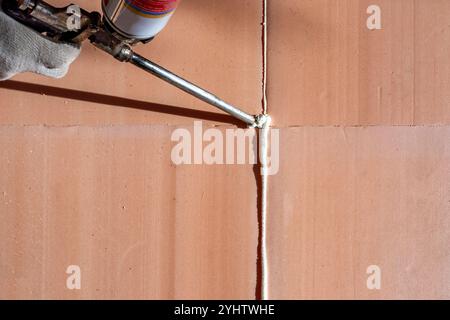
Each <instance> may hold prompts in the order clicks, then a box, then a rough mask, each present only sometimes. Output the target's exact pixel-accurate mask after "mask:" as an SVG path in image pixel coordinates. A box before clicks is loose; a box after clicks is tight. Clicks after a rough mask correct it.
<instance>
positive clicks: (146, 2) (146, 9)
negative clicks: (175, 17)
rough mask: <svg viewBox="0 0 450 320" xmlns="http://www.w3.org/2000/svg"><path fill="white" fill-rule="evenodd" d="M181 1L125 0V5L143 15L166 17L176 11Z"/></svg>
mask: <svg viewBox="0 0 450 320" xmlns="http://www.w3.org/2000/svg"><path fill="white" fill-rule="evenodd" d="M178 2H179V0H125V3H126V4H127V5H129V6H130V7H131V8H133V9H134V10H137V11H138V12H139V13H141V14H150V15H165V14H168V13H170V12H172V11H174V10H175V9H176V7H177V5H178Z"/></svg>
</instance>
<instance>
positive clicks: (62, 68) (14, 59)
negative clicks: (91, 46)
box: [0, 0, 80, 80]
mask: <svg viewBox="0 0 450 320" xmlns="http://www.w3.org/2000/svg"><path fill="white" fill-rule="evenodd" d="M1 4H2V0H0V80H6V79H9V78H11V77H13V76H14V75H16V74H18V73H21V72H35V73H39V74H42V75H45V76H49V77H53V78H61V77H63V76H65V75H66V73H67V71H68V70H69V66H70V64H71V63H72V62H73V61H74V60H75V59H76V58H77V57H78V55H79V53H80V48H79V47H78V46H75V45H71V44H66V43H55V42H52V41H51V40H48V39H46V38H44V37H43V36H41V35H40V34H39V33H38V32H35V31H33V30H31V29H30V28H28V27H26V26H24V25H22V24H21V23H19V22H17V21H16V20H14V19H12V18H11V17H9V16H8V15H7V14H5V13H4V12H3V10H2V9H1Z"/></svg>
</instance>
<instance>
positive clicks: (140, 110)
mask: <svg viewBox="0 0 450 320" xmlns="http://www.w3.org/2000/svg"><path fill="white" fill-rule="evenodd" d="M69 3H70V2H68V1H66V0H54V1H52V4H55V5H61V6H63V5H67V4H69ZM76 3H77V4H79V5H80V6H81V7H83V8H86V9H88V10H97V11H98V10H100V3H101V1H100V0H96V1H92V0H78V1H76ZM261 15H262V5H261V2H260V1H254V0H244V1H242V0H227V1H222V0H188V1H182V2H181V4H180V7H179V9H178V10H177V12H176V13H175V15H174V17H173V19H172V20H171V21H170V23H169V25H168V26H167V28H166V29H164V30H163V32H162V33H161V34H160V35H159V36H157V37H156V38H155V40H153V41H152V42H151V43H149V44H147V45H140V46H138V47H136V51H138V52H139V53H140V54H142V55H143V56H145V57H148V58H149V59H151V60H153V61H154V62H156V63H158V64H160V65H162V66H164V67H166V68H167V69H169V70H171V71H173V72H175V73H177V74H178V75H180V76H182V77H184V78H186V79H188V80H189V81H192V82H194V83H196V84H198V85H200V86H203V87H204V88H205V89H207V90H210V91H211V92H212V93H214V94H216V95H218V96H220V97H221V98H223V99H224V100H225V101H227V102H229V103H231V104H234V105H236V106H239V107H240V108H242V109H244V110H246V111H247V112H249V113H251V114H257V113H260V111H261V74H262V71H261V70H262V57H261V55H262V49H261V25H260V24H261ZM231 17H232V18H231ZM231 20H232V21H231ZM13 80H14V81H15V82H9V83H2V82H0V110H1V113H0V124H8V125H9V124H15V123H17V124H48V125H80V124H95V125H98V124H148V123H157V124H181V123H182V124H191V123H192V118H200V119H205V120H210V121H211V122H213V123H217V122H221V123H229V122H230V121H231V119H230V118H229V117H224V116H223V113H221V111H219V110H217V109H215V108H214V107H211V106H209V105H207V104H205V103H203V102H201V101H198V100H197V99H195V98H193V97H191V96H189V95H187V94H186V93H184V92H182V91H179V90H178V89H176V88H174V87H172V86H171V85H168V84H166V83H164V82H162V81H161V80H159V79H157V78H155V77H154V76H152V75H149V74H147V73H145V72H144V71H141V70H139V69H137V68H136V67H134V66H132V65H127V64H125V63H120V62H118V61H116V60H115V59H114V58H112V57H110V56H108V55H107V54H105V53H103V52H101V51H100V50H98V49H95V48H94V47H93V46H91V45H90V44H89V43H85V44H84V47H83V51H82V54H81V57H80V58H79V59H78V60H77V61H76V62H75V63H74V64H73V66H72V68H71V70H70V73H69V74H68V75H67V77H65V78H64V79H62V80H51V79H46V78H43V77H41V76H37V75H32V74H26V75H19V76H17V77H15V78H14V79H13ZM31 84H35V85H31ZM192 109H194V111H195V110H201V111H205V112H206V113H200V114H199V113H197V112H192ZM216 114H220V115H219V116H216Z"/></svg>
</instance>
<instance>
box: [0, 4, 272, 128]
mask: <svg viewBox="0 0 450 320" xmlns="http://www.w3.org/2000/svg"><path fill="white" fill-rule="evenodd" d="M179 2H180V1H179V0H102V11H103V16H102V15H101V14H100V13H98V12H88V11H86V10H83V9H81V8H80V7H79V6H77V5H73V4H72V5H69V6H67V7H64V8H56V7H54V6H52V5H50V4H48V3H46V2H44V1H40V0H3V10H4V11H5V12H6V13H7V14H8V15H9V16H11V17H13V18H14V19H16V20H17V21H19V22H21V23H23V24H25V25H27V26H28V27H30V28H32V29H34V30H35V31H37V32H39V33H41V34H42V35H43V36H45V37H48V38H49V39H51V40H53V41H57V42H69V43H74V44H80V43H82V42H83V41H85V40H89V41H90V42H91V43H92V44H93V45H94V46H96V47H97V48H99V49H101V50H103V51H105V52H106V53H108V54H110V55H112V56H113V57H115V58H116V59H117V60H119V61H122V62H128V63H131V64H133V65H135V66H137V67H138V68H141V69H143V70H145V71H147V72H149V73H151V74H153V75H154V76H156V77H158V78H160V79H162V80H164V81H166V82H168V83H170V84H172V85H174V86H175V87H177V88H179V89H181V90H183V91H185V92H187V93H189V94H191V95H193V96H195V97H197V98H198V99H200V100H202V101H204V102H206V103H208V104H210V105H212V106H215V107H217V108H219V109H221V110H222V111H224V112H226V113H228V114H230V115H232V116H233V117H235V118H237V119H239V120H241V121H243V122H245V123H246V124H248V125H249V126H252V127H255V128H262V127H264V125H265V123H266V121H267V117H266V115H264V114H261V115H250V114H248V113H246V112H244V111H242V110H240V109H238V108H236V107H234V106H232V105H230V104H228V103H226V102H225V101H223V100H221V99H219V98H218V97H216V96H215V95H213V94H211V93H210V92H208V91H206V90H204V89H202V88H200V87H198V86H196V85H195V84H193V83H191V82H189V81H187V80H185V79H183V78H181V77H179V76H177V75H176V74H174V73H172V72H170V71H168V70H167V69H164V68H163V67H161V66H159V65H157V64H155V63H153V62H152V61H150V60H148V59H146V58H144V57H142V56H140V55H139V54H137V53H135V52H134V51H133V49H132V47H133V46H134V45H136V44H138V43H147V42H149V41H150V40H152V39H153V37H155V36H156V35H157V34H158V33H159V32H160V31H161V30H162V29H163V28H164V27H165V25H166V24H167V22H168V21H169V19H170V17H171V16H172V14H173V12H174V11H175V9H176V7H177V5H178V3H179Z"/></svg>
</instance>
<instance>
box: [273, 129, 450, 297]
mask: <svg viewBox="0 0 450 320" xmlns="http://www.w3.org/2000/svg"><path fill="white" fill-rule="evenodd" d="M281 137H282V141H283V143H282V144H281V168H280V172H279V173H278V175H276V176H274V177H272V178H271V182H270V192H269V212H270V214H269V257H270V291H271V296H270V297H271V298H274V299H381V298H383V299H405V298H407V299H417V298H419V299H423V298H446V299H448V298H450V287H449V283H448V279H449V276H450V263H449V262H450V249H449V246H448V243H449V241H450V233H449V230H450V215H449V212H450V182H449V181H450V145H449V143H448V142H449V141H450V128H449V127H372V128H337V127H326V128H325V127H324V128H290V129H284V130H282V131H281ZM293 150H295V151H293ZM371 265H376V266H379V267H380V268H381V290H368V288H367V285H366V281H367V278H368V275H367V274H366V270H367V268H368V267H369V266H371Z"/></svg>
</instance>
